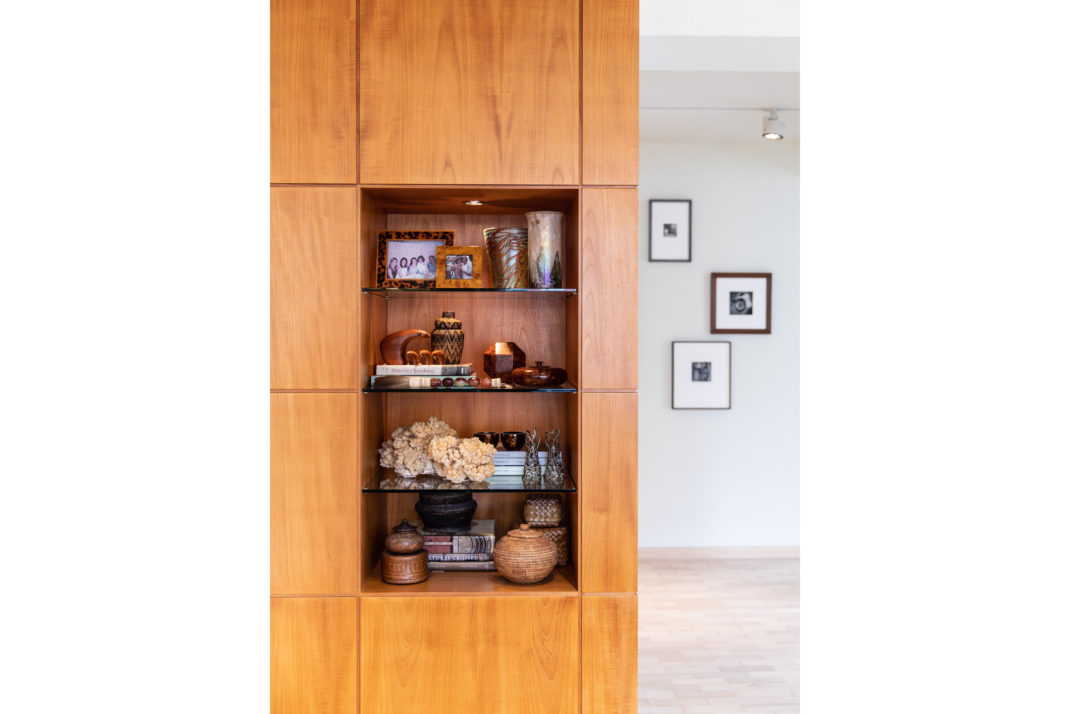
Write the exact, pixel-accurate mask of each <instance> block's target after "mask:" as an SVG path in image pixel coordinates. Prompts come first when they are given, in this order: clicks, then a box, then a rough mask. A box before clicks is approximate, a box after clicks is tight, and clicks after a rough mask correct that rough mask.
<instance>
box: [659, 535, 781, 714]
mask: <svg viewBox="0 0 1070 714" xmlns="http://www.w3.org/2000/svg"><path fill="white" fill-rule="evenodd" d="M798 711H799V559H798V558H797V557H793V558H731V559H728V558H720V557H710V555H709V554H708V553H706V552H704V551H694V552H693V553H687V552H685V551H682V550H680V549H674V550H671V551H670V550H664V551H659V550H656V549H650V550H641V551H640V553H639V714H698V713H699V712H702V713H703V714H731V713H734V712H766V713H767V714H776V713H780V712H784V713H788V712H790V713H791V714H797V712H798Z"/></svg>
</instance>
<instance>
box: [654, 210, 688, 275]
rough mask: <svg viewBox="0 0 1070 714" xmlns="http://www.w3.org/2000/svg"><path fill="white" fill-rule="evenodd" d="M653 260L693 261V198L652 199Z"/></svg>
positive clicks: (667, 261) (671, 261) (670, 261)
mask: <svg viewBox="0 0 1070 714" xmlns="http://www.w3.org/2000/svg"><path fill="white" fill-rule="evenodd" d="M650 261H651V262H653V263H659V262H666V263H673V262H675V263H690V262H691V200H690V199H683V198H680V199H661V198H652V199H650Z"/></svg>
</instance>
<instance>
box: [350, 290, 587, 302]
mask: <svg viewBox="0 0 1070 714" xmlns="http://www.w3.org/2000/svg"><path fill="white" fill-rule="evenodd" d="M362 291H363V292H364V294H365V295H375V296H376V297H381V298H383V299H385V300H389V299H391V298H395V297H416V296H419V295H431V294H437V293H476V294H482V295H485V294H492V295H502V296H510V297H518V298H540V297H542V298H552V297H556V298H562V299H568V298H570V297H572V296H573V295H575V294H576V288H363V289H362Z"/></svg>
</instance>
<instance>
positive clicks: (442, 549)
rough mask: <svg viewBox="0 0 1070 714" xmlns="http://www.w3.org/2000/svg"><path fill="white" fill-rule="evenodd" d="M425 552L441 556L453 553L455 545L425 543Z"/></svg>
mask: <svg viewBox="0 0 1070 714" xmlns="http://www.w3.org/2000/svg"><path fill="white" fill-rule="evenodd" d="M424 550H426V551H427V552H428V553H430V554H431V555H435V554H437V553H438V554H440V553H452V552H453V544H452V543H425V544H424Z"/></svg>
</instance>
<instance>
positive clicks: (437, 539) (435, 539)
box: [420, 531, 453, 543]
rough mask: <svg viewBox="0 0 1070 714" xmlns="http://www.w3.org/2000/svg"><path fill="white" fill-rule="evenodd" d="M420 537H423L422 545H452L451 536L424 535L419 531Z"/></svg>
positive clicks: (439, 534)
mask: <svg viewBox="0 0 1070 714" xmlns="http://www.w3.org/2000/svg"><path fill="white" fill-rule="evenodd" d="M420 535H422V536H423V537H424V543H452V542H453V536H451V535H443V534H441V533H424V532H423V531H420Z"/></svg>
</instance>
